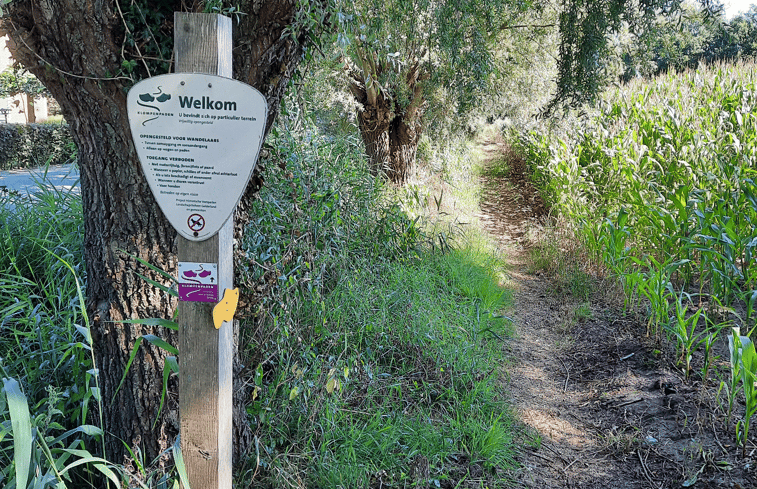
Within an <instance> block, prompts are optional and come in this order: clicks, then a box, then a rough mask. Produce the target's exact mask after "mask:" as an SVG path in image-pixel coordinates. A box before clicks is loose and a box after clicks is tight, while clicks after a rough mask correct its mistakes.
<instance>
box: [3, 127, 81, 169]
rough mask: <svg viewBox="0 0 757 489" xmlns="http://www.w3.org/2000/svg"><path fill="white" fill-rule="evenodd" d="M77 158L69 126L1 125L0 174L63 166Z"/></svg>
mask: <svg viewBox="0 0 757 489" xmlns="http://www.w3.org/2000/svg"><path fill="white" fill-rule="evenodd" d="M75 158H76V145H75V144H74V142H73V140H72V139H71V133H70V132H69V130H68V124H65V123H62V124H57V123H56V124H0V170H10V169H13V168H34V167H38V166H43V165H46V164H47V163H50V164H51V165H61V164H64V163H71V162H72V161H73V160H74V159H75Z"/></svg>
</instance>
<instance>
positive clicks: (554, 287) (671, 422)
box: [480, 142, 757, 489]
mask: <svg viewBox="0 0 757 489" xmlns="http://www.w3.org/2000/svg"><path fill="white" fill-rule="evenodd" d="M484 149H485V151H486V152H487V153H488V154H489V155H490V157H492V158H494V157H497V158H499V157H503V155H504V156H505V157H508V158H509V159H510V162H511V171H510V174H509V175H508V176H505V177H483V180H484V181H483V184H484V189H485V190H484V193H483V196H482V202H481V208H482V216H480V217H481V218H482V220H483V221H484V223H485V225H486V227H487V229H488V231H489V232H490V233H491V234H492V235H494V236H495V237H496V238H497V239H498V240H499V242H500V243H501V246H502V248H503V250H504V251H505V254H506V256H508V260H509V262H510V270H511V272H510V273H511V278H512V284H513V287H514V288H515V307H514V309H513V310H514V312H513V315H514V320H515V338H514V339H513V340H511V341H510V343H509V345H508V348H509V349H510V351H511V354H512V358H513V363H512V364H511V365H507V366H504V367H503V377H504V378H506V379H508V380H507V382H508V388H509V391H510V393H511V397H512V402H513V406H514V409H515V411H516V413H517V415H518V416H519V418H520V420H521V423H522V429H523V436H522V439H523V444H522V450H521V452H520V453H519V455H518V460H519V462H520V464H521V467H520V468H519V469H518V470H517V471H515V472H514V473H513V474H512V476H513V478H514V480H515V481H516V485H517V486H518V487H533V488H558V487H566V488H573V487H581V488H603V489H607V488H609V489H614V488H637V487H638V488H673V487H676V488H678V487H695V488H736V489H738V488H754V487H757V445H756V444H755V437H754V436H753V433H754V432H755V431H757V426H754V427H753V428H752V430H751V431H750V435H751V436H750V437H749V438H750V440H749V441H748V443H747V447H746V451H745V452H746V453H745V455H742V448H741V446H738V444H737V443H736V438H735V435H734V424H735V420H738V419H741V418H742V417H743V403H737V404H738V405H737V406H736V408H735V413H734V416H733V419H732V420H731V422H730V424H729V425H726V411H725V409H726V406H725V405H724V401H725V395H724V392H722V391H720V393H719V387H720V384H721V379H722V380H727V378H728V369H727V362H728V361H729V360H728V358H729V357H728V353H727V345H725V344H724V341H723V340H722V339H720V340H718V342H717V343H716V345H715V351H714V356H715V357H719V358H716V359H715V360H714V362H713V363H714V368H713V370H712V371H711V372H710V374H709V375H708V378H707V379H706V380H703V379H702V378H701V375H700V374H698V373H697V371H698V369H699V368H700V367H701V365H702V362H703V358H702V354H701V353H700V352H697V354H695V356H694V361H693V366H694V369H693V373H692V374H691V375H690V376H689V378H688V379H687V378H685V376H684V373H683V371H682V370H681V368H680V367H679V366H678V365H677V363H678V362H677V358H676V357H677V353H676V352H675V344H674V343H672V344H671V343H670V342H669V341H667V340H666V339H665V338H664V336H665V335H664V334H662V335H661V338H656V337H655V335H654V334H653V335H650V336H651V337H648V336H647V325H646V320H645V318H644V317H643V316H642V315H641V314H631V313H627V312H624V311H623V307H622V306H623V303H622V299H620V300H619V297H618V294H617V293H613V292H612V291H613V289H614V287H613V285H612V282H611V281H610V280H609V279H607V278H603V277H602V276H601V274H597V275H593V274H592V272H591V270H590V267H585V268H586V270H587V272H586V276H587V277H589V278H590V283H589V284H588V289H589V291H590V292H589V293H587V294H586V295H584V296H583V297H580V296H579V297H577V296H576V294H574V293H571V287H570V286H569V285H570V284H566V282H565V279H564V277H558V276H557V275H556V274H555V273H553V272H551V271H550V269H549V267H541V268H540V267H539V266H538V263H537V262H538V260H535V257H536V258H538V256H539V253H540V250H542V249H543V248H542V247H543V244H544V239H545V238H544V233H545V232H547V231H545V228H544V226H543V223H544V222H545V217H546V215H547V212H548V210H547V208H546V206H545V205H544V203H543V202H542V201H541V198H540V197H539V195H538V192H537V191H536V189H535V188H534V187H533V185H532V184H531V183H530V180H529V178H528V175H527V168H526V165H525V164H524V163H523V162H522V161H521V160H519V159H518V158H517V157H516V156H514V155H513V154H512V153H511V152H510V151H509V149H508V148H507V147H506V146H505V145H504V144H503V143H502V142H492V143H487V144H486V145H485V147H484ZM548 239H561V237H560V235H559V234H555V235H551V236H549V237H548ZM557 247H558V248H559V247H562V244H559V246H557ZM564 247H565V248H569V247H570V246H569V244H568V243H565V246H564ZM578 260H579V261H580V257H579V258H578ZM579 264H580V263H579ZM579 295H580V294H579ZM723 337H725V335H723ZM753 421H755V422H757V420H753Z"/></svg>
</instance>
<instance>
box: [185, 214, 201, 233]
mask: <svg viewBox="0 0 757 489" xmlns="http://www.w3.org/2000/svg"><path fill="white" fill-rule="evenodd" d="M187 226H189V229H191V230H192V231H194V232H198V231H202V229H203V228H204V227H205V218H204V217H202V216H201V215H200V214H192V215H191V216H189V219H187Z"/></svg>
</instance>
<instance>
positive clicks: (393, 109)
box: [348, 64, 428, 185]
mask: <svg viewBox="0 0 757 489" xmlns="http://www.w3.org/2000/svg"><path fill="white" fill-rule="evenodd" d="M383 69H385V67H384V66H383V65H379V71H380V70H383ZM348 73H349V76H350V78H351V83H350V85H349V87H350V91H351V92H352V95H353V96H354V97H355V100H356V101H357V102H358V104H359V105H360V106H361V109H360V110H359V112H358V117H357V119H358V127H359V129H360V135H361V136H362V138H363V144H364V145H365V152H366V154H367V155H368V164H369V168H370V170H371V174H372V175H374V176H377V175H381V176H384V177H386V178H388V179H389V180H390V181H391V182H393V183H395V184H397V185H402V184H404V183H405V181H406V180H407V177H408V176H409V172H410V170H411V169H412V166H413V164H414V163H415V155H416V153H417V150H418V141H419V140H420V135H421V132H422V128H423V125H422V122H421V119H422V117H423V109H424V106H425V102H424V98H423V86H422V83H423V82H424V81H425V80H426V79H427V78H428V77H427V76H426V75H425V74H421V73H420V65H417V64H416V65H415V66H413V67H412V68H411V69H410V70H409V71H408V73H407V74H406V75H405V78H404V80H405V82H406V87H404V88H405V91H406V93H409V94H410V95H411V97H410V100H409V103H408V105H407V107H404V108H401V109H400V108H398V107H397V103H396V98H397V97H396V96H391V97H390V96H387V95H389V93H388V89H387V88H386V87H385V88H383V89H381V90H375V89H374V90H372V93H371V94H370V96H369V93H368V91H367V90H366V81H365V79H366V78H373V79H378V74H373V75H371V76H370V77H366V76H365V73H364V72H362V71H360V70H359V69H356V68H354V67H353V68H352V69H351V70H349V71H348Z"/></svg>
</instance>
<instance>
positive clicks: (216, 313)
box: [213, 287, 239, 329]
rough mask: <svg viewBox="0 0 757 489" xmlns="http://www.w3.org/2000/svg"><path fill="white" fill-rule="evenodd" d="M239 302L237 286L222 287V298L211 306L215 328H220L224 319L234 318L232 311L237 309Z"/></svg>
mask: <svg viewBox="0 0 757 489" xmlns="http://www.w3.org/2000/svg"><path fill="white" fill-rule="evenodd" d="M238 302H239V288H238V287H237V288H236V289H224V291H223V299H222V300H221V302H219V303H218V304H216V305H215V307H214V308H213V324H215V327H216V329H220V328H221V325H222V324H223V322H224V321H231V320H232V319H234V313H235V312H236V311H237V303H238Z"/></svg>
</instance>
